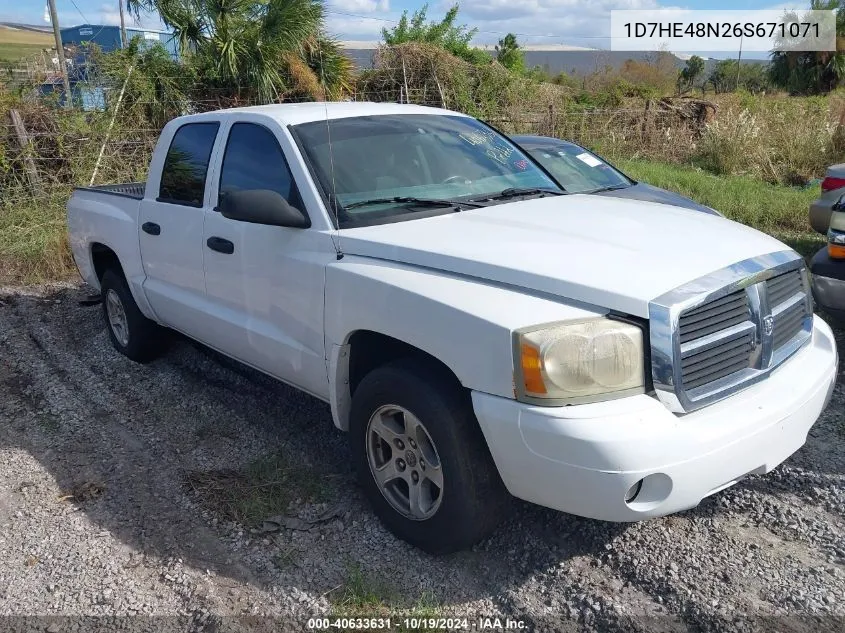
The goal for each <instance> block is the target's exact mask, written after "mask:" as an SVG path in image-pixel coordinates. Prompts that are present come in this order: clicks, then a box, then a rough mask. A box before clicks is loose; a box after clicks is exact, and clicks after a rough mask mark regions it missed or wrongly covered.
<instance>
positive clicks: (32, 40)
mask: <svg viewBox="0 0 845 633" xmlns="http://www.w3.org/2000/svg"><path fill="white" fill-rule="evenodd" d="M52 46H54V40H53V36H52V34H50V33H41V32H38V31H30V30H27V29H16V28H12V27H8V26H0V61H4V60H5V61H10V62H15V61H17V60H19V59H22V58H24V57H29V56H30V55H35V54H36V53H39V52H40V51H41V50H42V49H45V48H50V47H52Z"/></svg>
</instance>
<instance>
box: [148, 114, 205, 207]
mask: <svg viewBox="0 0 845 633" xmlns="http://www.w3.org/2000/svg"><path fill="white" fill-rule="evenodd" d="M219 127H220V124H219V123H217V122H209V123H187V124H185V125H183V126H182V127H180V128H179V129H178V130H176V134H174V135H173V140H172V141H171V143H170V149H168V150H167V157H166V158H165V159H164V168H163V170H162V172H161V184H160V186H159V191H158V201H159V202H169V203H172V204H182V205H186V206H191V207H201V206H202V204H203V198H204V196H205V177H206V174H207V173H208V162H209V159H210V158H211V150H212V148H213V147H214V139H215V138H216V137H217V130H218V128H219Z"/></svg>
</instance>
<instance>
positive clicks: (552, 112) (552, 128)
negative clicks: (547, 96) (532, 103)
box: [549, 103, 557, 137]
mask: <svg viewBox="0 0 845 633" xmlns="http://www.w3.org/2000/svg"><path fill="white" fill-rule="evenodd" d="M555 123H556V121H555V104H554V103H550V104H549V136H551V137H555V136H557V135H556V134H555Z"/></svg>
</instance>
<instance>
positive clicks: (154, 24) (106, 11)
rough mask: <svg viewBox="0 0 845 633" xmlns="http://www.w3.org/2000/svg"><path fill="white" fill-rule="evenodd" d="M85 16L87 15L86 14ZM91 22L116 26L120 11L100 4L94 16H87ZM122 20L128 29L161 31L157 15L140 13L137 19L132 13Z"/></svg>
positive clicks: (118, 22)
mask: <svg viewBox="0 0 845 633" xmlns="http://www.w3.org/2000/svg"><path fill="white" fill-rule="evenodd" d="M86 15H87V14H86ZM87 17H88V18H89V19H91V20H95V24H108V25H110V26H118V25H119V24H120V11H119V10H118V9H117V8H115V6H114V5H112V4H101V5H100V9H99V10H98V11H97V13H96V14H95V15H87ZM124 18H125V21H126V26H127V27H128V28H132V27H136V28H141V29H163V28H164V25H163V24H162V23H161V20H160V19H159V17H158V15H151V14H149V13H142V14H141V15H140V16H139V18H138V19H136V18H135V15H134V14H133V13H129V12H125V13H124Z"/></svg>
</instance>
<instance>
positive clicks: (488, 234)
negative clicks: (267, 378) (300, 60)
mask: <svg viewBox="0 0 845 633" xmlns="http://www.w3.org/2000/svg"><path fill="white" fill-rule="evenodd" d="M579 160H581V159H579ZM585 164H587V163H585ZM607 173H608V176H607V178H608V179H609V178H610V177H611V174H612V172H610V171H608V172H607ZM606 182H611V181H610V180H608V181H606ZM613 182H616V183H617V184H619V185H622V184H625V185H626V187H627V186H631V183H630V182H628V181H627V180H626V181H622V182H620V181H619V179H618V178H617V179H616V180H615V181H613ZM605 186H610V185H609V184H607V185H605ZM67 211H68V230H69V237H70V244H71V246H72V249H73V257H74V260H75V261H76V264H77V266H78V267H79V271H80V274H81V275H82V277H83V279H84V280H85V281H86V282H88V284H90V285H91V286H93V287H94V288H97V289H98V290H99V291H100V294H101V297H102V303H103V316H104V319H105V324H106V327H107V329H108V333H109V337H110V339H111V342H112V345H113V346H114V347H115V349H117V350H118V351H119V352H120V353H122V354H124V355H125V356H127V357H128V358H130V359H133V360H136V361H146V360H150V359H152V358H153V357H154V356H155V355H156V354H157V353H159V352H160V351H161V350H162V345H161V343H162V340H163V335H164V333H165V331H166V330H165V328H171V329H173V330H178V331H180V332H182V333H184V334H185V335H187V336H190V337H192V338H194V339H196V340H198V341H200V342H201V343H203V344H205V345H208V346H209V347H212V348H214V349H216V350H218V351H219V352H221V353H223V354H225V355H227V356H229V357H232V358H234V359H236V360H238V361H240V362H243V363H245V364H247V365H250V366H252V367H255V368H256V369H259V370H261V371H263V372H265V373H267V374H269V375H271V376H273V377H275V378H277V379H279V380H281V381H283V382H286V383H289V384H290V385H293V386H295V387H297V388H298V389H301V390H303V391H305V392H307V393H310V394H312V395H313V396H315V397H316V398H319V399H321V400H323V401H325V402H327V403H329V405H330V406H329V407H327V409H329V410H330V411H331V417H332V419H333V421H334V424H335V425H336V426H337V427H338V428H339V429H341V430H343V431H347V432H348V436H349V459H350V460H351V463H352V464H353V465H354V468H355V470H356V471H357V474H358V478H359V480H360V483H361V486H362V489H363V492H364V494H365V495H366V496H367V498H368V499H369V500H370V502H371V503H372V505H373V508H374V509H375V512H376V514H377V515H378V516H379V517H380V518H381V519H382V521H384V523H385V524H386V525H387V526H388V527H389V528H390V529H391V530H393V531H394V532H395V533H396V534H398V535H399V536H401V537H402V538H404V539H406V540H408V541H409V542H411V543H413V544H415V545H417V546H419V547H421V548H423V549H425V550H427V551H430V552H449V551H454V550H456V549H461V548H464V547H468V546H470V545H471V544H473V543H475V542H476V541H478V540H479V539H481V538H483V537H484V536H486V535H487V534H489V533H490V531H491V530H492V529H493V528H494V527H495V526H496V524H497V522H499V521H500V520H501V519H503V518H504V517H505V516H506V515H507V512H506V510H507V505H506V504H507V500H508V493H510V494H512V495H514V496H516V497H519V498H521V499H525V500H527V501H531V502H533V503H538V504H540V505H543V506H547V507H549V508H555V509H557V510H561V511H564V512H570V513H572V514H577V515H581V516H586V517H592V518H596V519H603V520H608V521H638V520H641V519H647V518H649V517H654V516H661V515H665V514H669V513H672V512H678V511H681V510H686V509H688V508H691V507H694V506H696V505H697V504H698V503H699V502H700V501H701V500H702V499H704V498H705V497H707V496H709V495H712V494H715V493H717V492H719V491H720V490H723V489H724V488H727V487H728V486H731V485H733V484H735V483H736V482H737V481H739V480H741V479H743V478H744V477H746V476H749V475H757V474H761V473H765V472H768V471H770V470H772V469H773V468H775V467H776V466H777V465H778V464H780V463H781V462H782V461H783V460H785V459H786V458H787V457H789V456H790V455H791V454H792V453H794V452H795V451H797V450H798V449H799V448H800V447H801V446H802V445H803V444H804V442H805V441H806V438H807V432H808V431H809V429H810V427H811V426H812V425H813V423H814V422H815V421H816V419H817V418H818V416H819V415H820V413H821V412H822V410H823V409H824V408H825V407H826V406H827V403H828V401H829V400H830V397H831V394H832V393H833V387H834V384H835V379H836V374H837V351H836V344H835V341H834V338H833V333H832V332H831V329H830V327H829V326H828V325H827V324H826V323H825V322H824V321H822V320H821V319H818V318H816V317H815V316H814V315H813V305H812V297H811V296H810V284H809V280H808V274H807V269H806V265H805V262H804V260H803V258H802V257H801V256H800V255H798V253H796V252H795V251H793V250H792V249H790V248H789V247H788V246H786V245H785V244H782V243H781V242H779V241H777V240H776V239H774V238H773V237H771V236H769V235H765V234H763V233H760V232H759V231H755V230H754V229H752V228H750V227H747V226H742V225H740V224H738V223H736V222H730V221H728V220H725V219H723V218H721V217H718V216H717V215H713V214H705V213H691V212H689V211H688V210H686V209H679V208H677V207H676V206H672V205H668V204H653V203H647V202H643V201H641V200H625V199H620V198H618V197H615V198H612V197H602V196H591V195H579V194H569V193H567V192H565V191H562V190H561V189H560V187H559V186H558V185H557V184H556V183H555V182H554V180H553V179H552V178H550V177H549V176H548V175H547V174H546V173H545V172H544V171H543V170H541V169H540V168H539V167H538V165H537V164H536V163H535V162H534V161H533V160H531V158H530V157H529V156H527V155H526V154H525V153H524V152H523V151H522V150H521V149H520V148H518V147H516V146H515V145H514V144H513V143H512V142H511V141H510V140H508V139H507V138H505V137H503V136H501V135H500V134H498V133H497V132H496V131H495V130H492V129H491V128H489V127H488V126H486V125H484V124H483V123H481V122H480V121H478V120H476V119H474V118H472V117H470V116H466V115H463V114H459V113H456V112H449V111H447V110H441V109H436V108H424V107H419V106H412V105H406V104H390V103H379V104H376V103H328V104H324V103H301V104H286V105H268V106H259V107H251V108H235V109H231V110H221V111H216V112H205V113H202V114H195V115H190V116H185V117H180V118H178V119H175V120H173V121H171V122H170V123H168V124H167V125H166V126H165V127H164V130H163V131H162V133H161V136H160V138H159V141H158V144H157V145H156V148H155V151H154V153H153V156H152V160H151V162H150V166H149V170H148V180H147V182H146V183H145V184H143V185H139V184H128V185H125V186H123V187H114V186H112V187H106V188H103V187H99V188H98V187H81V188H78V189H76V190H75V191H74V192H73V195H72V196H71V198H70V201H69V202H68V206H67ZM128 376H129V374H127V380H128V379H129V378H128ZM319 411H322V410H319ZM280 432H281V433H283V431H281V430H280Z"/></svg>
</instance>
